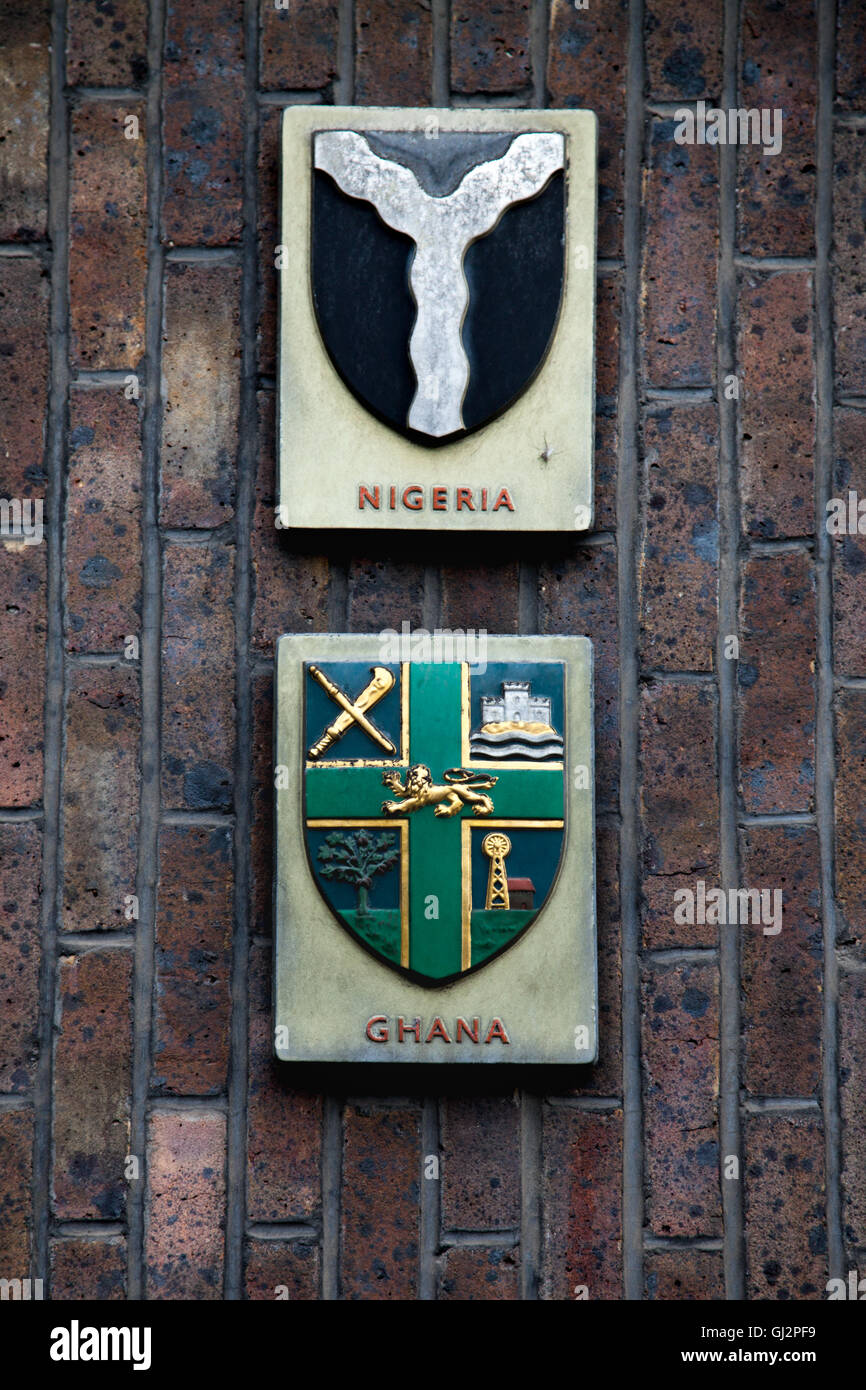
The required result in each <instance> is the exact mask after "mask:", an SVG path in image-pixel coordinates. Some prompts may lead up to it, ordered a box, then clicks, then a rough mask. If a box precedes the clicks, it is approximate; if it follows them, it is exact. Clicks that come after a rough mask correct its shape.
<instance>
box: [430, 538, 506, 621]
mask: <svg viewBox="0 0 866 1390" xmlns="http://www.w3.org/2000/svg"><path fill="white" fill-rule="evenodd" d="M509 552H510V554H509ZM466 558H467V560H468V559H469V557H468V556H467V557H466ZM518 575H519V569H518V562H517V560H516V559H515V558H514V543H513V541H512V540H511V538H510V537H509V542H508V545H507V547H506V548H505V553H504V554H502V555H500V554H496V555H495V556H494V555H491V556H490V558H489V560H488V561H487V562H486V563H480V564H472V563H471V561H470V563H468V564H461V565H444V566H443V568H442V623H443V626H445V627H450V628H452V629H459V630H462V631H464V632H468V631H470V630H474V631H475V632H476V633H477V632H478V631H480V630H481V629H483V630H484V631H486V632H488V633H494V632H517V630H518V622H519V617H518V597H517V595H518V584H519V578H518Z"/></svg>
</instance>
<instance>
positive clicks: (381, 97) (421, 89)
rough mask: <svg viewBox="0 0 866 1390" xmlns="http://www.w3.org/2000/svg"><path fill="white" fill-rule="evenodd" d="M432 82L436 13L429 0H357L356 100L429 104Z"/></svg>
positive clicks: (374, 103)
mask: <svg viewBox="0 0 866 1390" xmlns="http://www.w3.org/2000/svg"><path fill="white" fill-rule="evenodd" d="M432 87H433V19H432V14H431V10H430V5H429V4H425V3H424V0H358V3H357V4H356V6H355V101H356V102H357V104H358V105H359V106H427V105H429V103H430V98H431V94H432Z"/></svg>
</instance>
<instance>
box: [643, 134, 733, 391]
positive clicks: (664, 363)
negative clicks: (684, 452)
mask: <svg viewBox="0 0 866 1390" xmlns="http://www.w3.org/2000/svg"><path fill="white" fill-rule="evenodd" d="M676 125H677V122H676V121H674V120H655V121H652V122H651V125H650V141H651V146H650V168H649V171H648V173H647V175H646V179H647V184H646V239H645V242H644V255H643V332H644V372H645V374H646V380H647V383H648V384H649V385H651V386H662V387H665V386H708V385H711V384H712V382H713V381H714V379H715V373H716V356H715V351H716V350H715V327H716V255H717V246H718V151H717V150H716V148H715V147H714V146H712V145H678V144H677V143H676V142H675V140H674V131H675V129H676ZM686 268H687V273H685V274H684V269H686Z"/></svg>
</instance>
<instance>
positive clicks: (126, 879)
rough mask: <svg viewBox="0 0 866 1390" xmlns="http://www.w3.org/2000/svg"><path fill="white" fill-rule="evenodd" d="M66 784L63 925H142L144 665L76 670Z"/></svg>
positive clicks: (76, 927) (78, 927) (92, 928)
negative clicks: (132, 913)
mask: <svg viewBox="0 0 866 1390" xmlns="http://www.w3.org/2000/svg"><path fill="white" fill-rule="evenodd" d="M68 681H69V690H68V695H67V707H66V760H65V771H64V784H63V824H64V846H63V848H64V862H65V868H64V885H63V929H64V931H67V932H77V931H106V930H108V929H110V928H112V927H115V928H119V929H120V930H125V931H134V930H135V918H134V917H128V916H127V911H128V910H132V905H131V904H128V903H127V901H126V899H127V897H128V896H129V895H130V894H134V893H135V891H136V888H135V882H136V854H137V841H138V814H139V804H138V803H139V739H140V736H141V705H140V700H139V691H138V672H137V671H136V670H135V668H133V667H128V666H121V665H118V666H88V667H84V668H79V669H77V670H72V671H70V672H69V675H68Z"/></svg>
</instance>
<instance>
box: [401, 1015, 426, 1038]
mask: <svg viewBox="0 0 866 1390" xmlns="http://www.w3.org/2000/svg"><path fill="white" fill-rule="evenodd" d="M406 1033H414V1035H415V1041H416V1042H420V1041H421V1020H420V1018H416V1019H415V1022H414V1023H407V1022H406V1020H405V1019H403V1018H398V1019H397V1041H398V1042H402V1041H403V1038H404V1036H405V1034H406Z"/></svg>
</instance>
